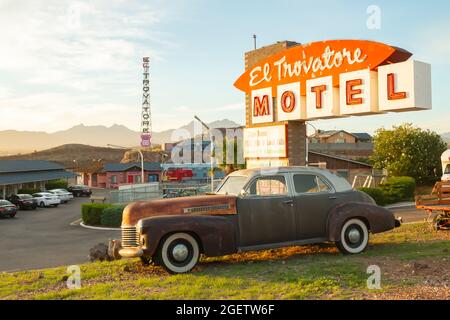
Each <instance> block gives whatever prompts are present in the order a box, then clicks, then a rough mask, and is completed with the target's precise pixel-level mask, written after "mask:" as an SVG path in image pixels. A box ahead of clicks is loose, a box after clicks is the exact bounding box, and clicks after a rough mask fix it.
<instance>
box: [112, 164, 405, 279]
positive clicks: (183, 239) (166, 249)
mask: <svg viewBox="0 0 450 320" xmlns="http://www.w3.org/2000/svg"><path fill="white" fill-rule="evenodd" d="M399 225H400V222H399V221H397V220H396V219H395V218H394V215H393V214H392V213H391V212H390V211H389V210H388V209H386V208H383V207H380V206H377V205H376V204H375V202H374V200H373V199H372V198H371V197H370V196H368V195H367V194H365V193H363V192H360V191H356V190H353V189H352V187H351V186H350V185H349V184H348V182H347V181H346V180H345V179H343V178H341V177H338V176H336V175H334V174H333V173H331V172H330V171H328V170H324V169H318V168H312V167H278V168H269V169H267V168H266V169H247V170H239V171H235V172H233V173H231V174H230V175H228V176H227V177H226V178H225V179H224V181H223V182H222V183H221V184H220V185H219V186H218V188H217V189H216V192H215V193H214V194H210V195H202V196H192V197H180V198H171V199H157V200H151V201H139V202H135V203H132V204H129V205H128V206H127V207H126V208H125V209H124V211H123V217H122V249H121V250H120V255H121V256H123V257H128V258H131V257H141V259H142V260H143V261H144V262H146V263H149V262H150V261H153V262H154V263H155V264H159V265H162V266H163V267H164V268H165V269H166V270H167V271H169V272H171V273H184V272H188V271H190V270H191V269H192V268H193V267H194V266H195V265H196V263H197V261H198V259H199V256H200V254H204V255H205V256H210V257H213V256H222V255H228V254H232V253H237V252H244V251H254V250H264V249H273V248H280V247H286V246H297V245H305V244H314V243H321V242H330V241H331V242H335V243H336V244H337V246H338V248H339V249H340V250H341V251H342V252H344V253H348V254H354V253H359V252H362V251H363V250H365V248H366V246H367V244H368V239H369V232H371V233H378V232H383V231H387V230H391V229H393V228H395V227H397V226H399Z"/></svg>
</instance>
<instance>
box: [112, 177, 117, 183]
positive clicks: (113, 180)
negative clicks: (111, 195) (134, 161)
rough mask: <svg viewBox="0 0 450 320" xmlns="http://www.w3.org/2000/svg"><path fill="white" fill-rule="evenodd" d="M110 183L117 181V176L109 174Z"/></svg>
mask: <svg viewBox="0 0 450 320" xmlns="http://www.w3.org/2000/svg"><path fill="white" fill-rule="evenodd" d="M111 183H113V184H116V183H117V176H111Z"/></svg>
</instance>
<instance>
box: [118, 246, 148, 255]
mask: <svg viewBox="0 0 450 320" xmlns="http://www.w3.org/2000/svg"><path fill="white" fill-rule="evenodd" d="M119 254H120V255H121V256H122V257H124V258H138V257H141V256H142V255H143V254H144V251H143V250H142V249H141V248H139V247H134V248H122V249H120V250H119Z"/></svg>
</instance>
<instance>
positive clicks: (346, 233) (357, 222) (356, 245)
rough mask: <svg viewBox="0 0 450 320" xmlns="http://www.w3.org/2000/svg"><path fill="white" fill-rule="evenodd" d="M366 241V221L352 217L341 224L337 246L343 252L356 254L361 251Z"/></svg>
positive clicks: (364, 247)
mask: <svg viewBox="0 0 450 320" xmlns="http://www.w3.org/2000/svg"><path fill="white" fill-rule="evenodd" d="M368 243H369V229H368V228H367V225H366V223H365V222H364V221H362V220H361V219H357V218H353V219H350V220H347V221H346V222H345V223H344V225H343V226H342V229H341V234H340V240H339V241H338V242H337V247H338V248H339V250H340V251H341V252H343V253H345V254H357V253H361V252H363V251H364V250H365V249H366V248H367V245H368Z"/></svg>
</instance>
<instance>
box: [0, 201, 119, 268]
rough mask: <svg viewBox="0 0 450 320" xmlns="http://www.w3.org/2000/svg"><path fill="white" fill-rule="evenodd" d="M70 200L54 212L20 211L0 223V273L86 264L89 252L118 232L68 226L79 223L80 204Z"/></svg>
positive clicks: (43, 210)
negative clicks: (77, 221) (14, 216)
mask: <svg viewBox="0 0 450 320" xmlns="http://www.w3.org/2000/svg"><path fill="white" fill-rule="evenodd" d="M87 201H88V198H74V199H73V200H72V201H71V202H69V203H68V204H60V205H59V206H58V207H57V208H37V209H36V210H20V211H19V212H18V213H17V216H16V218H14V219H0V271H12V270H27V269H40V268H46V267H55V266H61V265H71V264H77V263H83V262H87V261H88V254H89V249H90V248H92V247H93V246H94V245H95V244H97V243H99V242H107V241H108V239H109V238H112V239H120V231H98V230H90V229H85V228H82V227H80V226H79V225H70V223H71V222H73V221H75V220H78V219H80V216H81V209H80V206H81V203H83V202H87Z"/></svg>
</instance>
